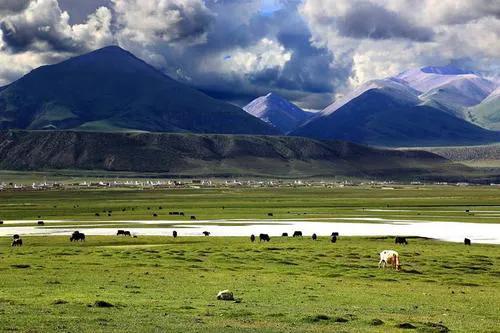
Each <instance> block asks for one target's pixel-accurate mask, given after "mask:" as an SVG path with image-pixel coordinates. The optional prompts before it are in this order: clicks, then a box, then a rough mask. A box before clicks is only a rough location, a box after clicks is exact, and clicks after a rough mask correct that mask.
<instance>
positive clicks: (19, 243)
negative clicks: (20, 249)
mask: <svg viewBox="0 0 500 333" xmlns="http://www.w3.org/2000/svg"><path fill="white" fill-rule="evenodd" d="M12 246H23V240H22V239H21V238H18V239H14V240H13V241H12Z"/></svg>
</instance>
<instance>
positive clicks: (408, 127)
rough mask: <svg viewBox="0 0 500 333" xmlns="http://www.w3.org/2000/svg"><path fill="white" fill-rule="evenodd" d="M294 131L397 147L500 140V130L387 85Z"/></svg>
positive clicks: (322, 138) (300, 133)
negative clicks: (417, 100) (389, 89)
mask: <svg viewBox="0 0 500 333" xmlns="http://www.w3.org/2000/svg"><path fill="white" fill-rule="evenodd" d="M291 135H295V136H305V137H310V138H314V139H321V140H345V141H351V142H357V143H363V144H369V145H380V146H394V147H396V146H437V145H466V144H479V143H489V142H497V141H500V132H492V131H488V130H485V129H483V128H481V127H479V126H476V125H473V124H471V123H469V122H467V121H465V120H462V119H459V118H456V117H454V116H452V115H450V114H448V113H446V112H444V111H441V110H438V109H435V108H433V107H430V106H425V105H415V104H414V103H412V102H411V101H408V100H404V99H400V98H397V97H395V96H394V95H391V94H389V93H386V91H384V90H383V89H370V90H368V91H366V92H364V93H362V94H361V95H360V96H358V97H356V98H354V99H352V100H351V101H349V102H348V103H347V104H345V105H343V106H342V107H340V108H339V109H338V110H336V111H334V112H331V113H324V114H320V115H318V116H317V117H315V118H313V119H312V120H310V121H308V122H306V123H305V124H304V125H302V126H301V127H299V128H298V129H296V130H295V131H292V133H291Z"/></svg>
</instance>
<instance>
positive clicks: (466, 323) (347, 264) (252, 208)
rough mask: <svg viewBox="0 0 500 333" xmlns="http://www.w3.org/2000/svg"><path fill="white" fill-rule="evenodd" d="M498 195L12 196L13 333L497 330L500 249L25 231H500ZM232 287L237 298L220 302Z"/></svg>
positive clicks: (1, 256) (490, 191)
mask: <svg viewBox="0 0 500 333" xmlns="http://www.w3.org/2000/svg"><path fill="white" fill-rule="evenodd" d="M499 191H500V190H499V189H498V188H497V187H493V186H470V187H457V186H396V185H394V186H391V187H390V188H389V187H384V188H382V187H380V186H377V187H371V186H364V187H361V186H360V187H344V188H324V187H299V188H213V189H163V190H150V189H146V190H137V189H124V188H120V189H113V188H111V189H89V190H79V191H75V190H70V189H68V190H47V191H11V190H8V191H2V192H0V215H1V216H0V219H1V220H4V224H0V231H1V230H11V229H9V228H13V227H17V228H20V229H18V230H19V232H20V233H21V236H22V238H23V242H24V245H23V246H22V247H11V246H10V241H11V239H10V237H0V274H1V279H0V318H1V320H0V332H10V331H19V332H59V331H66V332H75V331H78V332H158V331H172V332H177V331H183V332H200V331H203V332H331V331H344V332H366V331H373V332H400V331H407V330H405V329H403V328H401V327H414V328H415V331H418V332H448V331H452V332H497V331H498V327H500V316H499V315H498V311H497V309H498V308H499V307H500V279H499V277H500V271H499V269H498V267H500V266H499V265H500V247H499V246H498V245H487V244H479V243H477V242H474V241H473V244H472V246H470V247H469V246H464V245H463V244H461V243H446V242H441V241H437V240H431V239H423V238H411V239H409V245H407V246H396V245H395V244H394V238H393V237H384V236H377V237H369V238H368V237H344V236H343V235H341V236H340V238H339V240H338V242H337V243H335V244H333V243H331V242H330V240H329V238H327V237H320V238H319V240H317V241H313V240H311V238H310V237H303V238H300V239H298V238H284V237H274V236H273V237H271V241H270V242H269V243H259V242H258V241H257V242H255V243H251V242H250V240H249V238H248V236H246V237H196V236H194V237H183V236H181V237H178V238H177V239H174V238H173V237H158V236H145V235H139V236H138V238H132V237H123V236H98V235H92V234H88V236H87V240H86V241H85V242H80V243H71V242H70V241H69V240H68V236H67V235H66V234H65V235H61V236H29V235H26V234H24V235H23V234H22V231H23V230H26V229H22V228H37V229H40V230H50V229H51V228H58V226H61V225H67V226H68V228H69V229H71V230H73V229H74V228H76V227H78V230H80V231H83V232H85V231H86V228H89V227H88V225H93V226H92V228H101V227H103V228H106V227H108V226H109V225H112V228H115V227H116V228H118V227H120V228H121V227H122V226H123V225H124V224H120V223H121V222H120V221H124V220H127V221H130V222H128V223H131V224H128V225H129V226H134V225H135V224H137V225H141V224H144V223H142V222H144V221H145V222H146V223H147V226H149V227H151V228H168V226H169V224H168V223H175V224H176V225H177V226H178V227H179V229H178V230H179V232H180V234H181V235H182V230H186V229H182V227H183V226H184V227H189V226H190V225H192V224H194V223H197V222H198V221H191V220H190V216H191V215H193V216H196V218H197V220H198V219H199V220H203V223H207V224H211V225H213V226H217V225H219V224H222V222H221V221H220V219H225V220H226V221H227V223H234V225H235V226H238V225H244V224H245V223H246V222H245V220H249V219H250V220H253V221H260V222H262V223H263V224H265V221H266V220H269V219H272V220H275V221H278V222H279V221H285V220H287V219H288V220H290V219H300V220H303V221H304V223H307V221H315V220H321V219H330V220H334V219H337V218H340V219H349V218H353V217H354V218H355V219H356V218H358V219H371V220H372V223H383V222H381V221H382V220H384V219H391V220H413V221H416V223H419V221H459V222H469V223H476V224H478V225H484V226H492V227H493V226H497V225H498V224H499V222H500V195H499ZM160 207H161V208H160ZM171 211H182V212H184V213H185V215H184V216H181V215H170V214H169V212H171ZM96 213H97V214H99V216H96ZM269 213H272V215H273V216H272V218H271V217H269ZM108 214H109V216H108ZM153 214H157V216H156V217H155V216H153ZM377 219H378V220H377ZM38 220H44V221H46V222H47V223H46V224H45V225H40V226H39V225H38V224H37V223H36V221H38ZM165 220H169V222H168V223H162V222H161V221H165ZM229 220H239V221H232V222H230V221H229ZM51 221H52V222H51ZM55 221H61V222H55ZM352 222H354V223H356V222H358V223H361V222H363V220H360V221H355V220H353V221H352ZM364 222H365V223H366V221H364ZM421 223H422V227H425V223H424V222H421ZM479 223H481V224H479ZM115 224H116V225H115ZM331 224H332V226H335V223H331ZM96 226H97V227H96ZM339 226H340V224H339ZM451 232H452V231H451V230H450V233H451ZM385 249H395V250H397V251H399V253H400V256H401V261H402V265H403V266H402V270H401V271H399V272H396V271H394V270H391V269H385V270H383V269H378V267H377V265H378V253H380V252H381V251H383V250H385ZM224 289H230V290H231V291H233V292H234V294H235V296H236V298H237V301H236V302H225V301H218V300H216V295H217V293H218V292H219V291H220V290H224ZM106 306H107V307H106Z"/></svg>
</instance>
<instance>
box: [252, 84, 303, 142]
mask: <svg viewBox="0 0 500 333" xmlns="http://www.w3.org/2000/svg"><path fill="white" fill-rule="evenodd" d="M243 110H245V111H246V112H248V113H250V114H251V115H253V116H255V117H257V118H260V119H262V120H264V121H265V122H267V123H269V124H271V125H273V126H274V127H276V128H278V129H280V130H281V131H282V132H284V133H287V132H289V131H291V130H292V129H294V128H295V127H296V126H298V125H299V124H300V123H302V122H303V121H305V120H306V119H307V118H309V117H310V115H311V114H310V113H308V112H305V111H304V110H302V109H300V108H299V107H297V106H296V105H295V104H293V103H291V102H290V101H288V100H287V99H285V98H283V97H282V96H280V95H278V94H276V93H273V92H270V93H268V94H267V95H265V96H261V97H258V98H256V99H254V100H253V101H251V102H250V103H249V104H248V105H246V106H245V107H243Z"/></svg>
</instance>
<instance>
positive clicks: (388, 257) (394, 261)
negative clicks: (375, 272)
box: [378, 250, 401, 271]
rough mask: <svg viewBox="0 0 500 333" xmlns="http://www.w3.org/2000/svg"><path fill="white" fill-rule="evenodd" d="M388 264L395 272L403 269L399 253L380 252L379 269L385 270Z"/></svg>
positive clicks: (391, 251) (390, 251)
mask: <svg viewBox="0 0 500 333" xmlns="http://www.w3.org/2000/svg"><path fill="white" fill-rule="evenodd" d="M386 264H389V265H391V266H392V267H394V269H395V270H397V271H399V270H400V269H401V264H400V262H399V253H397V252H396V251H394V250H384V251H382V252H380V261H379V262H378V267H379V268H385V266H386Z"/></svg>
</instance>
